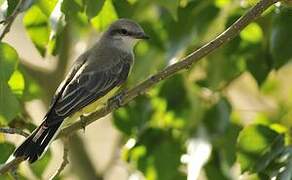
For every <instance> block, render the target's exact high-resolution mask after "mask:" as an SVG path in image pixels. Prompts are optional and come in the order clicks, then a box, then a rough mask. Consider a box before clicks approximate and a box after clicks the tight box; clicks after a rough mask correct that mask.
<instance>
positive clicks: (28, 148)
mask: <svg viewBox="0 0 292 180" xmlns="http://www.w3.org/2000/svg"><path fill="white" fill-rule="evenodd" d="M61 124H62V121H59V122H58V123H56V124H54V125H52V126H49V127H46V128H43V125H41V126H40V127H39V128H38V129H37V130H35V131H34V132H33V133H32V134H31V135H30V136H29V137H28V138H27V139H26V140H25V141H24V142H23V143H22V144H21V145H20V146H19V147H18V148H17V149H16V150H15V151H14V153H13V155H14V156H15V157H24V158H25V159H28V160H29V162H30V163H33V162H35V161H36V160H37V159H38V158H39V157H40V156H41V155H42V154H43V152H44V150H45V149H46V147H47V146H48V144H49V143H50V141H51V140H52V138H53V137H54V135H55V134H56V132H57V130H58V129H59V127H60V125H61ZM38 133H41V134H40V136H39V137H37V138H36V137H35V136H36V135H37V136H38Z"/></svg>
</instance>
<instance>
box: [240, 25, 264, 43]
mask: <svg viewBox="0 0 292 180" xmlns="http://www.w3.org/2000/svg"><path fill="white" fill-rule="evenodd" d="M240 37H241V38H242V39H243V40H245V41H247V42H250V43H259V42H261V41H262V39H263V31H262V29H261V27H260V26H259V25H258V24H257V23H250V24H249V25H248V26H247V27H246V28H244V30H243V31H241V32H240Z"/></svg>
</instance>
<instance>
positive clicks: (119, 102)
mask: <svg viewBox="0 0 292 180" xmlns="http://www.w3.org/2000/svg"><path fill="white" fill-rule="evenodd" d="M124 95H125V91H122V92H120V93H118V94H117V95H115V96H113V97H111V98H110V99H109V100H108V104H109V105H113V107H114V108H119V107H121V106H123V96H124Z"/></svg>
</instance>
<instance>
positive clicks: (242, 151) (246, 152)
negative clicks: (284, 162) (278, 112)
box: [237, 125, 284, 173]
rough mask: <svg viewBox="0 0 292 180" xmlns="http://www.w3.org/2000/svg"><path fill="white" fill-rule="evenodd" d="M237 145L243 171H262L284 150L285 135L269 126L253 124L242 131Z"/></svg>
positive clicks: (238, 158) (238, 157)
mask: <svg viewBox="0 0 292 180" xmlns="http://www.w3.org/2000/svg"><path fill="white" fill-rule="evenodd" d="M237 145H238V154H237V160H238V162H239V163H240V165H241V170H242V172H245V171H249V172H250V173H254V172H260V171H263V170H264V169H265V168H266V167H267V166H268V165H269V164H270V162H271V161H273V160H274V159H275V158H276V157H277V156H278V155H279V154H280V153H281V152H282V151H283V150H284V135H282V134H279V133H277V132H276V131H274V130H272V129H270V128H269V127H267V126H263V125H251V126H248V127H246V128H244V129H243V130H242V131H241V132H240V135H239V137H238V144H237Z"/></svg>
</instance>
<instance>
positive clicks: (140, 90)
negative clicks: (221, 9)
mask: <svg viewBox="0 0 292 180" xmlns="http://www.w3.org/2000/svg"><path fill="white" fill-rule="evenodd" d="M279 1H280V0H261V1H259V2H258V3H257V4H256V5H255V6H253V7H252V8H251V9H250V10H249V11H248V12H246V13H245V14H244V15H243V16H242V17H240V18H239V19H238V20H237V21H236V22H234V23H233V24H232V25H231V26H230V27H229V28H228V29H227V30H225V31H224V32H222V33H221V34H220V35H218V36H217V37H216V38H215V39H213V40H212V41H210V42H209V43H207V44H205V45H204V46H203V47H201V48H199V49H198V50H196V51H194V52H193V53H191V54H189V55H188V56H186V57H185V58H183V59H181V61H179V62H177V63H175V64H173V65H170V66H168V67H166V68H165V69H163V70H162V71H160V72H158V73H157V74H155V75H152V76H151V77H150V78H148V79H146V80H145V81H143V82H141V83H140V84H138V85H137V86H135V87H133V88H132V89H130V90H127V91H125V93H123V94H122V95H121V96H120V99H121V102H120V103H117V102H112V103H108V104H107V105H106V106H105V107H103V108H101V109H100V110H98V111H96V112H94V113H92V114H90V115H88V116H85V117H83V118H82V120H79V121H77V122H75V123H73V124H72V125H70V126H68V127H66V128H64V129H62V130H61V131H60V134H59V135H58V137H61V136H67V135H69V134H71V133H72V132H74V131H76V130H79V129H82V128H84V126H87V125H89V124H91V123H93V122H94V121H96V120H98V119H100V118H101V117H104V116H106V115H107V114H109V113H111V112H112V111H114V110H115V109H117V108H118V106H117V105H118V104H122V105H125V104H127V103H128V102H130V101H131V100H133V99H134V98H135V97H137V96H139V95H141V94H144V93H145V92H146V91H147V90H148V89H150V88H151V87H153V86H154V85H155V84H157V83H158V82H160V81H162V80H164V79H166V78H169V77H170V76H172V75H174V74H176V73H178V72H179V71H181V70H183V69H189V68H190V67H191V66H192V65H193V64H194V63H196V62H198V61H199V60H200V59H202V58H203V57H205V56H207V55H208V54H209V53H211V52H212V51H214V50H216V49H217V48H219V47H220V46H222V45H223V44H226V43H227V42H229V41H230V40H231V39H233V38H234V37H235V36H236V35H238V34H239V32H240V31H241V30H243V29H244V28H245V27H246V26H247V25H248V24H249V23H251V22H252V21H254V20H255V19H256V18H257V17H259V16H260V15H261V14H262V13H263V12H264V11H265V10H266V9H267V8H269V7H270V6H271V5H273V4H274V3H276V2H279ZM58 137H57V138H58ZM20 162H21V161H20ZM20 162H16V163H17V164H19V163H20ZM17 164H15V165H17ZM8 170H10V169H9V168H7V167H6V165H4V166H3V167H2V168H0V173H2V174H3V173H5V172H7V171H8Z"/></svg>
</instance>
